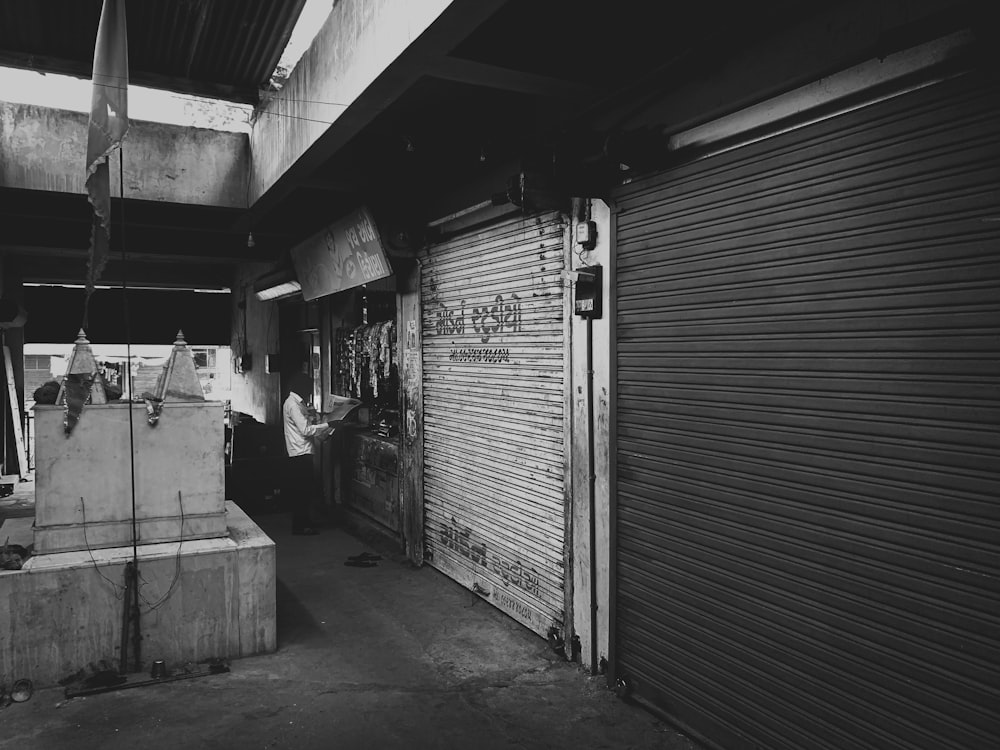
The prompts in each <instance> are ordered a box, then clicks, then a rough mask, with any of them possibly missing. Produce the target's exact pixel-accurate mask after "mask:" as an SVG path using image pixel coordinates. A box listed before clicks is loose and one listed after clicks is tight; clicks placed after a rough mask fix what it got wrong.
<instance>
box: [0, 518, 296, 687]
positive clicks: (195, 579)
mask: <svg viewBox="0 0 1000 750" xmlns="http://www.w3.org/2000/svg"><path fill="white" fill-rule="evenodd" d="M226 511H227V512H226V515H227V518H228V523H229V535H228V536H227V537H225V538H221V539H203V540H197V541H189V542H183V543H164V544H150V545H144V546H141V547H139V548H138V564H139V570H140V572H141V578H140V589H139V594H140V611H141V616H140V626H141V634H142V661H143V665H142V666H143V669H144V671H146V672H147V673H148V670H149V664H150V663H151V662H152V661H153V660H154V659H163V660H164V661H166V663H167V666H168V668H171V669H175V668H179V667H180V666H181V665H182V664H184V663H185V662H188V661H191V662H199V661H203V660H205V659H209V658H214V657H222V658H230V659H233V658H238V657H242V656H251V655H253V654H259V653H265V652H268V651H273V650H274V649H275V648H276V647H277V630H276V621H275V612H276V609H275V554H274V542H273V541H271V539H270V538H268V537H267V535H265V534H264V532H263V531H261V530H260V528H259V527H258V526H257V525H256V524H255V523H254V522H253V521H252V520H251V519H250V518H249V517H247V516H246V514H245V513H243V511H242V510H240V508H239V507H238V506H236V505H235V504H234V503H227V504H226ZM16 520H21V519H16ZM25 520H27V519H25ZM8 523H10V522H9V521H8ZM5 530H6V525H5ZM131 559H132V548H131V547H124V548H123V547H117V548H112V549H105V550H95V551H93V552H92V553H89V552H63V553H59V554H52V555H40V556H35V557H31V558H29V559H28V561H27V562H26V563H25V566H24V567H23V568H22V569H21V570H11V571H2V570H0V683H4V682H5V683H6V684H10V683H11V682H12V681H13V680H16V679H20V678H23V677H27V678H29V679H31V680H32V681H33V682H34V683H35V685H36V687H44V686H47V685H53V684H55V683H56V682H57V681H58V680H61V679H63V678H65V677H67V676H69V675H71V674H74V673H75V672H77V671H78V670H80V669H86V668H87V667H88V665H90V664H91V663H94V664H97V663H99V662H100V660H102V659H106V660H107V661H109V662H110V663H112V664H113V665H114V666H115V667H117V666H118V659H119V651H120V642H121V621H122V601H121V596H122V584H123V581H124V567H125V563H126V562H128V561H130V560H131ZM154 605H157V606H155V607H154ZM129 648H131V642H130V646H129Z"/></svg>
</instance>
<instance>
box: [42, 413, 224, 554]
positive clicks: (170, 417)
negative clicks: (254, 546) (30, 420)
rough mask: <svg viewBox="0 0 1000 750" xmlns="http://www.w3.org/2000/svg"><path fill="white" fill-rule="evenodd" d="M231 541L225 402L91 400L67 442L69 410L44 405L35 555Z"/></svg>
mask: <svg viewBox="0 0 1000 750" xmlns="http://www.w3.org/2000/svg"><path fill="white" fill-rule="evenodd" d="M130 411H131V417H132V428H131V429H132V437H133V439H132V443H133V446H134V449H133V451H132V454H133V458H134V471H135V477H134V481H135V528H136V535H137V542H138V543H139V544H151V543H156V542H172V541H178V540H182V539H184V540H190V539H208V538H213V537H222V536H226V534H227V530H226V509H225V474H224V456H223V450H224V436H223V413H222V412H223V404H222V403H221V402H215V401H202V402H190V403H184V402H167V403H164V404H163V408H162V412H161V413H160V416H159V419H158V421H157V423H156V425H155V426H151V425H150V424H149V423H148V422H147V419H146V417H147V411H146V406H145V405H144V404H129V403H125V402H122V403H110V404H100V405H95V404H91V405H88V406H86V407H85V408H84V410H83V413H82V415H81V417H80V421H79V423H78V424H77V425H76V426H75V428H74V429H73V432H72V433H71V434H70V435H69V436H68V437H67V436H66V434H65V432H64V429H63V416H64V409H63V407H60V406H35V469H36V481H35V547H34V554H36V555H39V554H46V553H53V552H68V551H73V550H86V549H91V550H94V549H102V548H108V547H130V546H131V545H132V481H133V477H132V468H131V465H130V460H129V446H130V438H129V412H130Z"/></svg>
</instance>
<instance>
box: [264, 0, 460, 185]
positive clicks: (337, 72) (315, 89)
mask: <svg viewBox="0 0 1000 750" xmlns="http://www.w3.org/2000/svg"><path fill="white" fill-rule="evenodd" d="M451 2H452V0H421V1H420V2H412V1H411V0H341V1H340V2H338V3H335V4H334V6H333V9H332V11H331V12H330V16H329V18H327V20H326V23H325V24H323V28H322V29H320V31H319V33H318V34H317V35H316V38H315V40H314V41H313V43H312V45H311V46H310V48H309V50H308V51H307V52H306V53H305V55H303V56H302V59H301V60H300V61H299V63H298V64H297V65H296V66H295V69H294V70H293V71H292V74H291V76H290V78H289V79H288V81H287V82H286V84H285V86H284V87H283V88H282V90H281V92H280V94H278V95H277V96H275V97H273V98H272V99H270V100H269V101H268V102H267V103H266V104H265V105H264V106H263V107H262V108H261V110H260V111H259V112H258V116H257V120H256V122H255V124H254V128H253V132H252V134H251V150H252V152H253V174H252V177H251V188H250V193H251V202H253V201H256V200H257V199H258V198H260V197H261V196H262V195H263V194H264V193H266V192H267V191H268V190H269V189H270V188H271V186H272V185H274V184H275V182H277V180H278V179H279V178H280V177H281V176H282V175H283V174H284V173H285V172H286V171H288V169H289V168H290V167H291V166H292V165H293V164H294V163H295V162H296V161H297V160H298V159H299V158H300V157H302V156H303V155H304V154H305V153H306V151H307V150H308V149H309V148H310V147H311V146H312V145H313V144H314V143H316V141H318V140H319V138H320V137H321V136H322V135H323V134H324V133H326V131H327V129H328V128H329V127H330V126H331V125H333V124H334V122H336V121H338V120H340V119H341V118H343V117H347V118H349V117H350V115H349V113H350V112H351V110H350V109H349V106H348V105H351V104H352V103H354V102H355V100H357V99H358V98H359V97H360V96H361V94H362V93H363V92H364V91H365V89H366V88H367V87H368V86H369V85H371V84H372V83H373V82H374V81H375V79H376V78H378V76H379V75H380V74H382V72H383V71H385V69H386V68H388V67H389V65H390V64H391V63H392V62H393V61H394V60H395V59H396V58H397V57H399V55H400V54H402V52H403V51H404V50H406V48H407V47H409V46H410V44H411V43H413V41H414V40H415V39H416V38H417V37H418V36H419V35H420V34H421V33H422V32H423V31H425V30H426V29H427V28H428V27H429V26H430V25H431V23H433V21H434V20H435V19H436V18H437V17H438V16H439V15H440V14H441V13H442V12H443V11H444V10H445V8H447V7H448V6H449V5H450V4H451ZM373 105H375V106H378V105H377V103H373ZM383 106H384V104H383ZM360 117H362V118H363V120H364V121H365V122H367V121H368V120H369V119H370V118H371V113H370V112H369V113H363V114H361V115H360Z"/></svg>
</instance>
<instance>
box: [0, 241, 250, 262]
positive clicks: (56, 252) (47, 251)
mask: <svg viewBox="0 0 1000 750" xmlns="http://www.w3.org/2000/svg"><path fill="white" fill-rule="evenodd" d="M89 252H90V251H89V250H88V249H86V248H75V247H51V246H44V245H41V246H39V245H3V244H0V256H7V255H13V256H18V257H21V258H25V259H30V258H86V257H87V256H88V254H89ZM112 258H113V259H114V260H115V261H120V260H121V253H120V252H118V251H113V255H112ZM125 260H126V261H129V262H135V263H145V264H172V263H184V264H189V265H217V264H233V263H245V262H248V261H249V262H254V261H258V260H261V259H260V258H257V257H247V256H243V255H219V254H214V253H213V254H212V255H191V254H189V255H184V254H179V253H178V254H168V253H144V252H141V251H139V252H136V251H134V250H129V251H126V252H125Z"/></svg>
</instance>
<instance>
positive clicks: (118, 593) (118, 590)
mask: <svg viewBox="0 0 1000 750" xmlns="http://www.w3.org/2000/svg"><path fill="white" fill-rule="evenodd" d="M80 512H81V513H82V514H83V544H84V546H85V547H86V548H87V554H88V555H90V562H91V564H92V565H93V566H94V570H96V571H97V575H99V576H100V577H101V578H103V579H104V580H105V581H107V582H108V583H109V584H110V585H111V588H112V590H113V591H114V594H115V599H118V600H121V599H122V598H123V597H124V596H125V587H124V586H119V585H118V584H117V583H115V582H114V581H112V580H111V579H110V578H108V577H107V576H106V575H104V573H102V572H101V568H100V566H98V564H97V560H96V559H95V558H94V551H93V550H92V549H91V547H90V540H89V539H88V538H87V506H86V504H85V503H84V502H83V498H82V497H81V498H80Z"/></svg>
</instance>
